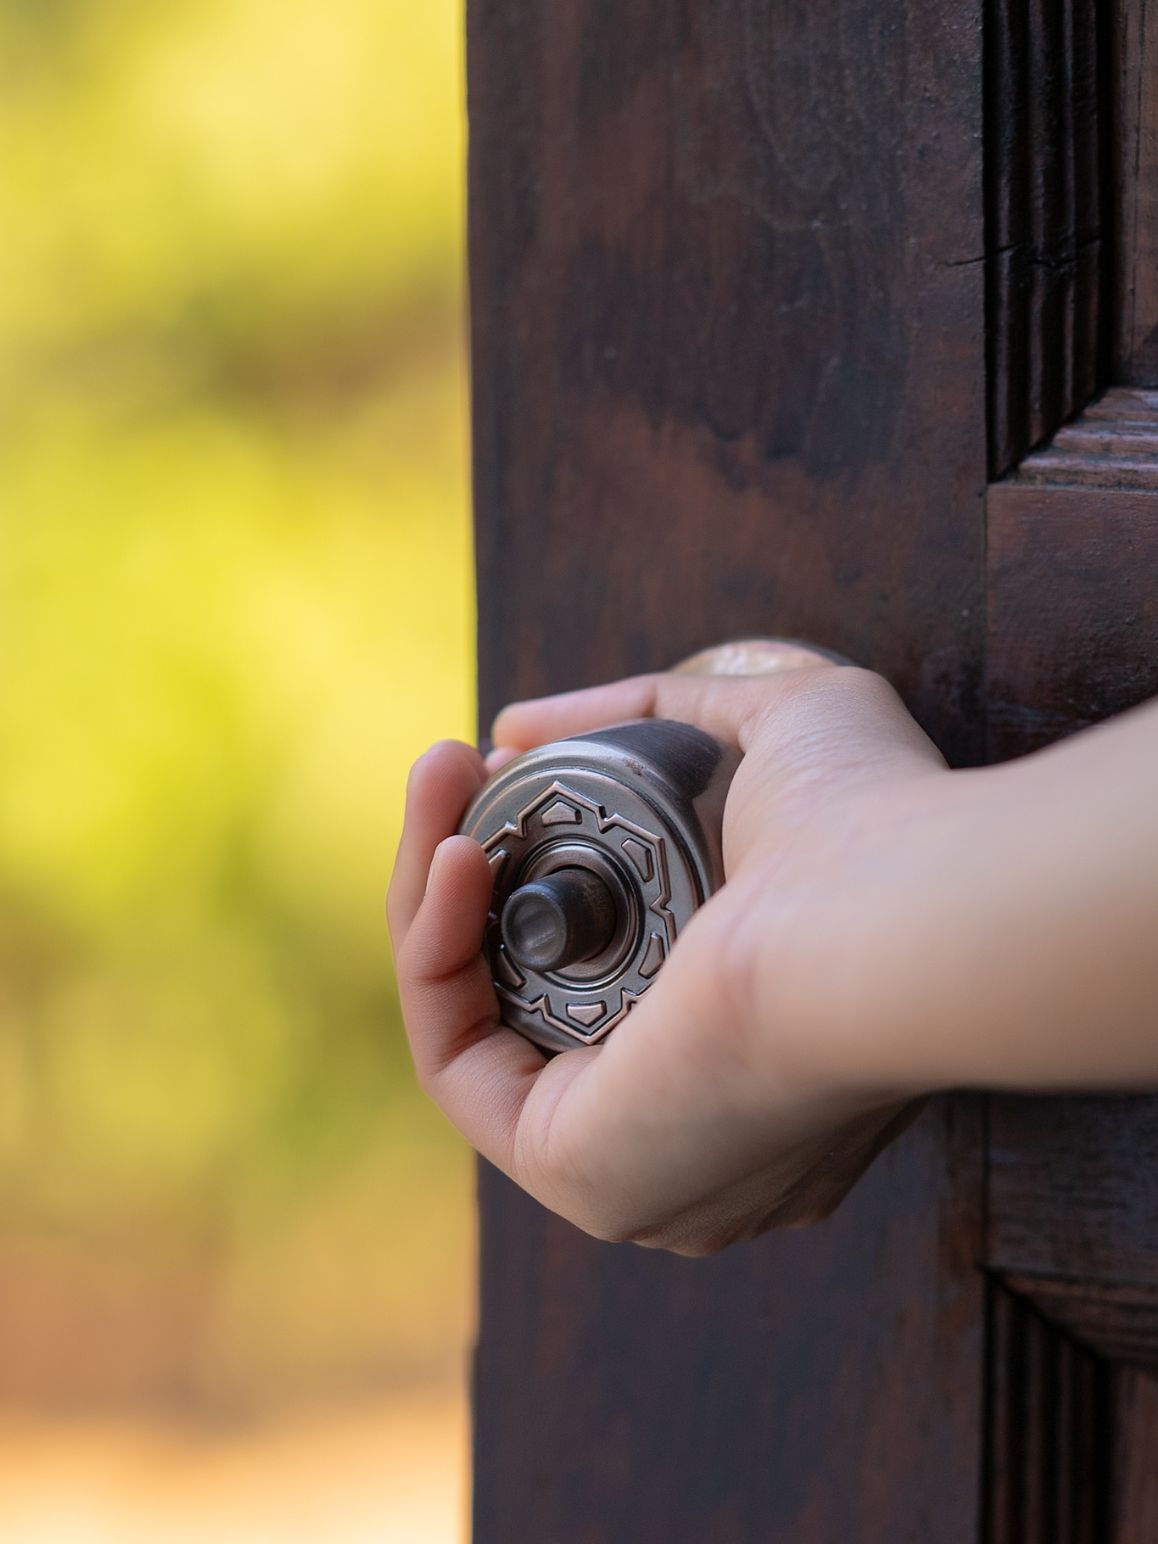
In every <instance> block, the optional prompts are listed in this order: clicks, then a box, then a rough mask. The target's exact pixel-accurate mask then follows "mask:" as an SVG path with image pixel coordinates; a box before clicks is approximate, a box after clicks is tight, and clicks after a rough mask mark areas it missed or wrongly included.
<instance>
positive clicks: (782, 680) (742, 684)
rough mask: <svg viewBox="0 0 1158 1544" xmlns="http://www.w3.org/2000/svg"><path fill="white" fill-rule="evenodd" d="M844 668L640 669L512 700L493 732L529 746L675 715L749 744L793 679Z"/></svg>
mask: <svg viewBox="0 0 1158 1544" xmlns="http://www.w3.org/2000/svg"><path fill="white" fill-rule="evenodd" d="M838 668H839V667H838V666H836V665H827V664H814V665H810V666H808V667H806V668H803V669H799V670H794V671H789V672H784V673H782V674H778V675H759V676H723V677H714V676H706V675H705V676H701V675H678V674H658V675H644V676H633V677H631V678H629V679H628V680H626V681H616V682H613V683H612V684H610V685H608V686H592V687H588V688H587V689H586V690H583V691H578V692H566V693H564V694H562V695H561V696H557V697H540V698H537V699H535V700H534V701H530V702H516V703H513V704H512V705H511V706H510V707H507V708H504V709H503V711H502V712H501V713H500V714H499V716H498V718H497V719H496V720H495V723H494V728H493V730H492V734H493V737H494V740H495V743H496V745H500V746H503V747H506V748H511V749H515V750H527V749H529V748H530V747H531V746H533V745H540V744H542V743H543V742H545V741H547V740H557V739H561V738H563V737H565V736H567V735H576V734H583V733H584V732H585V731H586V730H589V729H602V728H605V727H606V726H607V725H608V724H620V723H623V722H624V721H625V720H626V719H632V718H673V719H678V720H680V721H682V722H683V723H689V724H696V725H698V727H699V728H701V729H703V730H705V731H706V732H707V733H708V734H713V735H715V736H716V738H717V739H719V740H726V741H728V742H730V743H731V744H733V745H738V746H739V747H740V749H741V750H744V749H746V748H747V740H748V737H749V733H750V730H751V728H752V726H753V724H754V723H755V722H756V721H757V720H758V719H759V718H760V717H761V716H762V715H763V714H764V713H765V712H767V710H768V708H769V707H770V706H771V705H773V704H774V703H775V702H776V701H777V700H779V698H780V697H781V696H782V695H783V694H784V693H785V692H786V691H787V690H789V689H790V688H791V685H792V684H793V680H794V678H796V677H799V676H804V675H808V676H813V675H816V674H818V673H822V672H828V671H833V670H836V669H838Z"/></svg>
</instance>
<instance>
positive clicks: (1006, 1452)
mask: <svg viewBox="0 0 1158 1544" xmlns="http://www.w3.org/2000/svg"><path fill="white" fill-rule="evenodd" d="M989 1366H990V1379H989V1417H988V1436H989V1445H988V1467H987V1485H986V1532H985V1535H984V1537H985V1544H1109V1541H1108V1531H1107V1530H1108V1526H1109V1522H1110V1513H1111V1490H1112V1479H1111V1463H1112V1458H1113V1436H1112V1424H1111V1403H1110V1391H1111V1377H1110V1371H1109V1369H1108V1368H1107V1367H1106V1366H1105V1365H1104V1364H1102V1363H1101V1362H1100V1361H1099V1359H1098V1358H1097V1357H1096V1356H1094V1355H1093V1354H1092V1353H1091V1352H1090V1351H1088V1350H1086V1349H1084V1348H1083V1347H1082V1346H1080V1345H1078V1344H1076V1343H1075V1342H1074V1341H1072V1340H1071V1339H1069V1337H1068V1336H1066V1335H1065V1334H1063V1333H1062V1332H1061V1331H1060V1330H1059V1329H1058V1328H1057V1327H1056V1326H1055V1325H1053V1324H1051V1323H1050V1322H1049V1321H1048V1320H1046V1319H1043V1318H1042V1317H1041V1316H1040V1315H1039V1314H1038V1313H1037V1312H1035V1310H1034V1307H1033V1305H1032V1304H1030V1303H1029V1302H1027V1301H1026V1300H1025V1299H1024V1298H1022V1297H1020V1296H1018V1295H1017V1294H1015V1293H1013V1292H1010V1291H1009V1290H1008V1289H1007V1286H997V1285H995V1287H994V1289H993V1298H992V1302H991V1308H990V1336H989Z"/></svg>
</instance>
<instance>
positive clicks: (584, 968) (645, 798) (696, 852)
mask: <svg viewBox="0 0 1158 1544" xmlns="http://www.w3.org/2000/svg"><path fill="white" fill-rule="evenodd" d="M738 762H739V753H738V752H737V751H735V750H732V749H730V748H728V747H725V746H723V745H721V744H719V743H718V742H717V741H716V740H714V739H712V738H711V737H710V736H709V735H706V734H704V733H703V732H702V731H701V730H699V729H696V728H693V727H692V726H691V725H690V724H679V723H674V722H671V721H669V720H662V719H644V720H640V721H639V722H637V723H631V724H621V725H619V726H618V727H617V728H614V729H606V730H600V731H598V732H596V733H592V734H586V735H580V736H577V737H576V738H574V739H571V740H561V741H558V742H556V743H555V744H553V745H545V746H541V747H539V748H538V749H537V750H533V751H530V752H528V753H527V754H526V755H525V756H520V757H518V758H517V759H516V760H515V761H512V762H510V763H508V765H507V766H505V767H504V768H503V769H502V771H501V772H500V773H499V774H498V775H497V776H496V777H494V778H492V779H491V781H490V782H489V783H487V785H486V786H485V787H484V788H483V789H482V791H481V792H480V793H479V795H478V797H477V798H476V799H475V801H474V803H473V804H472V805H471V807H470V809H469V810H468V811H467V813H466V816H465V818H464V820H463V824H462V830H463V832H464V833H465V834H466V835H467V836H471V837H474V839H475V840H476V841H478V842H480V843H481V844H482V847H483V849H484V851H485V852H486V854H487V857H488V859H489V861H490V866H491V873H492V874H493V876H494V895H493V899H492V903H491V912H490V916H489V918H488V921H487V931H486V938H485V941H484V948H485V951H486V955H487V958H488V961H489V964H490V968H491V976H492V979H493V981H494V986H495V991H496V993H497V995H498V999H499V1002H500V1005H501V1007H502V1012H503V1020H504V1022H505V1023H506V1024H508V1025H510V1027H511V1028H512V1029H517V1030H519V1031H520V1032H521V1033H522V1034H524V1035H526V1036H527V1037H528V1039H530V1040H533V1041H535V1042H536V1043H537V1044H538V1045H540V1046H542V1047H543V1048H544V1049H546V1050H553V1051H558V1050H566V1049H568V1048H571V1047H574V1046H575V1045H591V1044H593V1043H594V1042H596V1041H598V1040H601V1039H602V1038H603V1037H604V1036H605V1035H607V1034H609V1033H610V1031H611V1030H612V1029H614V1028H615V1026H616V1025H617V1024H619V1023H621V1022H622V1021H623V1019H624V1018H625V1017H626V1015H627V1014H628V1013H629V1012H630V1011H631V1008H632V1005H633V1004H634V1003H636V1002H638V1001H639V999H640V998H641V997H642V996H643V994H644V993H645V992H646V991H647V989H648V987H649V986H650V984H651V982H652V981H653V980H654V979H655V977H656V975H657V974H658V972H659V970H660V968H661V967H662V965H663V963H664V961H665V960H666V959H667V957H668V955H669V954H670V952H671V950H672V948H673V946H674V945H675V942H676V939H677V938H678V937H679V935H680V933H681V932H682V931H683V929H684V928H685V927H686V926H687V924H688V922H689V921H690V919H691V917H692V915H693V914H694V912H695V911H696V909H697V908H698V907H699V906H701V905H702V904H703V902H704V901H705V900H707V898H708V896H709V895H711V894H712V892H713V891H714V890H715V889H717V888H718V887H719V885H720V884H721V883H722V881H723V862H722V856H721V848H720V835H721V829H722V823H723V813H724V800H725V797H726V796H727V792H728V788H729V786H730V784H731V781H732V777H733V775H734V773H735V770H736V766H737V765H738Z"/></svg>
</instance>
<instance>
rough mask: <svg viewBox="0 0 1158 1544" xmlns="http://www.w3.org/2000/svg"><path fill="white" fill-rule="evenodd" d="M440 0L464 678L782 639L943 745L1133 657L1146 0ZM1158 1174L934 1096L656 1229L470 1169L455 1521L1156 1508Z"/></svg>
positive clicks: (719, 1539) (660, 660) (1148, 186)
mask: <svg viewBox="0 0 1158 1544" xmlns="http://www.w3.org/2000/svg"><path fill="white" fill-rule="evenodd" d="M468 18H469V93H470V115H471V190H470V199H471V205H470V213H471V267H472V307H473V374H474V433H475V495H476V509H477V533H478V574H479V604H480V696H481V713H482V717H483V719H484V721H485V720H486V719H487V718H488V716H489V715H490V714H491V713H492V712H493V711H494V710H495V709H496V708H497V707H498V706H499V705H500V704H501V703H502V702H503V701H505V700H507V699H508V698H510V697H511V696H515V695H523V694H528V693H537V692H542V691H546V690H554V689H562V688H566V687H570V686H575V685H579V684H582V683H586V682H591V681H596V680H601V679H607V678H610V677H614V676H617V675H620V674H623V673H625V672H629V671H636V670H642V669H652V668H657V667H662V666H663V665H665V664H668V663H670V662H673V661H674V660H676V659H678V658H680V657H681V656H683V655H686V654H688V653H691V652H692V651H693V650H695V649H698V648H700V647H702V646H704V645H706V644H709V643H712V642H716V641H719V640H720V639H723V638H729V637H737V636H744V635H759V634H770V633H779V634H788V635H794V636H801V637H807V638H812V639H815V640H817V641H821V642H823V643H825V644H828V645H829V646H831V647H834V648H836V649H838V650H840V651H842V652H844V653H846V654H848V655H850V656H852V657H853V658H856V659H858V660H860V661H863V662H864V663H866V664H869V665H872V666H874V667H875V668H877V669H879V670H882V671H883V672H884V673H885V674H887V675H888V676H889V677H890V678H891V679H892V680H893V681H894V682H895V683H896V684H897V686H898V688H899V689H900V690H901V692H902V694H903V695H904V696H905V698H906V700H907V701H908V703H909V704H910V706H911V707H912V709H913V710H914V712H915V713H916V714H917V716H918V718H919V719H920V720H921V722H922V723H923V724H925V725H926V727H927V728H928V729H929V730H930V732H931V733H932V734H933V736H934V737H935V738H936V739H937V741H938V743H939V744H940V745H941V746H942V747H943V748H944V749H945V751H946V753H947V754H948V755H949V756H950V758H951V759H952V760H954V761H955V762H957V763H959V764H967V763H975V762H978V761H981V760H983V759H985V758H987V757H988V758H998V757H1003V756H1009V755H1013V754H1018V753H1020V752H1023V751H1026V750H1029V749H1031V748H1033V747H1034V746H1036V745H1039V744H1041V743H1043V742H1044V741H1046V740H1048V739H1050V738H1053V737H1056V736H1058V735H1061V734H1064V733H1067V732H1070V731H1071V730H1073V729H1076V728H1078V727H1080V726H1081V725H1083V724H1086V723H1089V722H1092V721H1093V720H1095V719H1096V718H1098V717H1100V716H1102V715H1104V714H1106V713H1109V712H1112V711H1115V710H1116V709H1118V708H1121V707H1124V706H1126V705H1127V704H1129V703H1130V702H1133V701H1137V700H1139V699H1140V698H1142V697H1144V696H1147V695H1150V694H1152V693H1154V692H1156V691H1158V394H1154V393H1151V392H1149V391H1148V390H1147V388H1152V387H1158V279H1156V264H1158V147H1156V139H1158V54H1156V48H1158V12H1155V11H1154V10H1153V5H1152V3H1151V0H1057V3H1056V4H1054V3H1052V0H1050V3H1047V0H987V3H986V4H984V5H982V4H980V3H978V0H974V3H970V0H952V3H946V0H899V3H897V4H895V5H891V6H880V5H876V4H870V3H868V0H845V3H842V4H839V5H838V4H830V3H818V0H765V3H764V4H756V3H754V0H711V3H697V4H692V3H690V0H631V3H630V4H628V3H625V0H551V3H546V0H469V4H468ZM1075 415H1077V416H1076V417H1075ZM1156 1175H1158V1104H1156V1103H1155V1102H1154V1101H1152V1100H1149V1099H1137V1098H1134V1099H1098V1100H1068V1101H1058V1100H1034V1099H1016V1100H1015V1099H1004V1098H1001V1099H999V1098H994V1099H987V1098H984V1097H982V1096H978V1095H964V1094H963V1095H955V1096H953V1097H948V1098H943V1099H940V1100H937V1101H935V1102H934V1103H933V1104H932V1105H931V1106H930V1107H929V1108H928V1109H927V1110H926V1112H925V1113H924V1114H923V1115H922V1117H921V1119H920V1120H919V1121H918V1122H917V1123H916V1125H915V1126H914V1127H913V1128H912V1129H911V1130H910V1131H909V1132H908V1134H907V1135H906V1136H905V1137H904V1138H903V1139H902V1140H901V1141H900V1142H899V1143H898V1144H897V1145H896V1146H895V1147H894V1148H893V1149H891V1150H890V1151H889V1152H887V1153H886V1154H885V1155H884V1156H883V1157H882V1158H881V1159H880V1160H879V1161H878V1162H877V1164H876V1165H875V1166H874V1168H873V1169H872V1170H871V1171H870V1173H869V1175H868V1176H867V1177H866V1179H865V1180H864V1181H863V1182H862V1183H861V1185H860V1186H859V1187H858V1188H857V1190H856V1191H855V1192H854V1193H853V1195H852V1196H851V1197H850V1199H849V1200H848V1201H847V1202H846V1204H845V1205H844V1206H843V1207H842V1208H841V1210H840V1211H839V1212H838V1214H837V1215H836V1216H835V1217H834V1218H833V1219H831V1220H830V1221H829V1222H827V1223H825V1224H824V1225H822V1226H820V1227H817V1228H814V1229H812V1230H809V1231H807V1232H799V1233H789V1234H782V1235H775V1236H771V1237H768V1238H766V1239H764V1240H762V1241H760V1242H759V1243H757V1244H753V1245H748V1246H744V1247H742V1248H738V1249H735V1250H733V1251H731V1252H729V1253H727V1254H725V1255H723V1256H721V1257H719V1258H716V1259H713V1260H709V1261H702V1262H689V1261H685V1260H680V1259H675V1258H669V1257H665V1256H661V1255H656V1254H653V1253H650V1252H645V1251H643V1250H639V1249H635V1248H632V1247H630V1246H627V1247H611V1246H607V1245H602V1244H598V1243H595V1242H593V1241H591V1240H590V1239H587V1238H586V1237H584V1236H583V1235H581V1234H579V1233H578V1232H576V1231H575V1230H574V1229H572V1228H571V1227H569V1226H568V1225H567V1224H565V1223H562V1222H559V1221H558V1220H556V1219H554V1218H552V1217H550V1216H548V1215H547V1214H546V1213H545V1212H543V1211H542V1210H541V1209H540V1208H539V1207H538V1206H537V1205H536V1204H535V1203H534V1202H532V1201H530V1200H528V1199H527V1198H525V1197H524V1196H522V1195H521V1194H520V1193H518V1192H517V1191H516V1190H514V1188H513V1187H512V1186H510V1185H509V1184H508V1183H507V1182H506V1181H505V1180H503V1179H502V1178H501V1177H499V1176H497V1175H496V1174H494V1173H493V1172H491V1171H489V1170H486V1169H485V1168H484V1170H483V1171H482V1173H481V1175H480V1209H481V1258H480V1277H481V1289H480V1312H481V1318H480V1330H479V1345H478V1353H477V1360H476V1398H475V1414H476V1427H475V1537H476V1541H477V1544H653V1541H654V1544H679V1541H684V1540H687V1541H696V1544H749V1541H753V1544H754V1541H762V1544H763V1541H775V1544H779V1541H784V1544H829V1541H833V1544H836V1541H840V1544H847V1541H853V1544H876V1541H881V1544H885V1541H887V1544H907V1541H910V1540H911V1541H913V1544H966V1541H968V1544H978V1541H987V1544H1095V1541H1098V1544H1101V1541H1106V1544H1135V1541H1139V1544H1140V1541H1142V1540H1147V1541H1149V1540H1152V1539H1154V1538H1156V1537H1158V1383H1156V1382H1154V1381H1152V1378H1151V1375H1150V1373H1149V1372H1148V1371H1147V1367H1148V1366H1150V1365H1151V1364H1155V1365H1158V1178H1155V1176H1156ZM1156 1376H1158V1375H1156Z"/></svg>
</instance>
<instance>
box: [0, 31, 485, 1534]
mask: <svg viewBox="0 0 1158 1544" xmlns="http://www.w3.org/2000/svg"><path fill="white" fill-rule="evenodd" d="M462 31H463V27H462V17H461V15H460V9H459V5H458V3H457V0H422V3H421V4H415V3H414V0H165V3H164V4H162V5H159V4H157V0H0V231H2V232H3V235H2V237H0V1427H2V1433H0V1435H2V1442H0V1466H2V1468H0V1539H3V1540H4V1541H5V1544H9V1541H15V1540H21V1541H23V1540H25V1539H28V1540H37V1541H39V1540H42V1539H43V1540H46V1541H52V1540H55V1539H62V1540H66V1541H67V1540H71V1539H76V1540H81V1539H85V1540H87V1539H110V1540H113V1539H115V1540H117V1541H118V1544H128V1541H131V1540H133V1539H135V1538H137V1537H140V1538H146V1537H147V1538H149V1539H150V1540H151V1541H158V1544H162V1541H168V1540H174V1539H184V1538H189V1539H193V1538H197V1539H205V1540H214V1541H220V1540H227V1539H232V1538H237V1539H242V1538H244V1539H246V1540H256V1539H261V1538H270V1539H273V1538H277V1539H278V1540H283V1541H284V1540H292V1539H294V1538H297V1537H302V1538H305V1537H310V1538H319V1539H321V1538H324V1539H326V1540H327V1541H331V1540H332V1541H334V1544H342V1541H344V1540H347V1539H351V1540H356V1539H361V1538H375V1539H383V1538H385V1539H395V1538H397V1539H399V1540H402V1541H405V1544H428V1541H430V1544H444V1541H449V1540H451V1539H452V1538H455V1537H456V1536H457V1533H458V1522H459V1518H460V1513H461V1506H460V1499H461V1490H462V1486H463V1479H462V1453H463V1438H462V1428H463V1419H464V1417H463V1413H462V1392H461V1391H462V1384H463V1369H464V1363H465V1353H466V1347H467V1343H468V1340H469V1336H470V1323H469V1318H470V1289H471V1280H472V1261H471V1247H472V1246H471V1232H470V1220H471V1219H470V1213H471V1198H470V1167H469V1160H468V1155H467V1154H466V1153H465V1151H464V1149H463V1147H462V1145H461V1144H460V1143H459V1142H458V1140H457V1138H455V1137H454V1135H453V1133H451V1132H450V1131H449V1130H448V1129H447V1127H446V1126H445V1125H444V1123H443V1122H442V1121H441V1119H440V1118H438V1117H437V1115H436V1114H435V1113H434V1112H432V1111H431V1110H430V1109H429V1108H428V1106H427V1105H426V1104H425V1102H424V1101H422V1100H421V1099H420V1098H419V1096H418V1094H417V1092H416V1090H415V1087H414V1084H413V1079H412V1077H411V1073H410V1069H409V1064H408V1058H407V1056H406V1053H405V1048H404V1044H403V1040H402V1034H401V1025H400V1022H399V1017H398V1011H397V1004H396V1001H395V996H394V989H393V983H392V979H391V975H390V967H389V959H388V955H387V951H386V945H385V936H384V927H383V921H382V897H383V893H384V890H385V886H386V882H387V878H388V875H389V870H390V864H391V860H392V856H393V851H394V846H395V843H396V840H397V834H398V827H399V820H400V815H401V795H402V788H403V784H404V779H405V773H406V768H407V766H408V764H409V762H410V760H411V759H412V758H413V757H414V756H415V755H416V754H417V753H418V752H419V751H420V750H422V749H423V748H424V747H425V745H427V744H428V743H430V742H431V741H432V740H434V739H436V738H439V737H441V736H444V735H448V734H457V735H464V734H469V733H470V730H471V719H472V692H473V681H472V673H473V654H472V633H473V619H472V602H471V552H470V540H469V516H468V494H467V470H466V468H467V453H466V452H467V431H466V411H465V399H466V394H465V363H464V357H463V344H462V337H461V320H462V285H461V271H462V204H463V195H462V181H463V150H464V120H463V107H462V80H461V42H462ZM141 1412H148V1414H147V1415H144V1414H142V1413H141Z"/></svg>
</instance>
